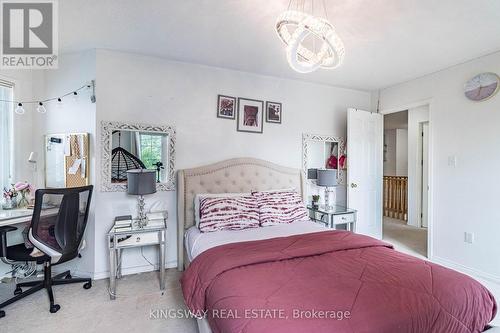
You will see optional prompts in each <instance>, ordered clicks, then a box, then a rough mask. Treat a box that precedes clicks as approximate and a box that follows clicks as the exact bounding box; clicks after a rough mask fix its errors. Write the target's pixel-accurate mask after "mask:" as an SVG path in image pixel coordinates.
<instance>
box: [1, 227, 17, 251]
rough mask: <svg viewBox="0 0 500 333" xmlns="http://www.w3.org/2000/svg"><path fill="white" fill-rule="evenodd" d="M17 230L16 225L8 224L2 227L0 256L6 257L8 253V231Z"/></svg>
mask: <svg viewBox="0 0 500 333" xmlns="http://www.w3.org/2000/svg"><path fill="white" fill-rule="evenodd" d="M14 230H17V228H16V227H13V226H10V225H6V226H4V227H0V257H1V258H5V256H6V255H7V233H8V232H10V231H14Z"/></svg>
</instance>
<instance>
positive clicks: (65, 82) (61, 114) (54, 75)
mask: <svg viewBox="0 0 500 333" xmlns="http://www.w3.org/2000/svg"><path fill="white" fill-rule="evenodd" d="M95 68H96V66H95V51H93V50H92V51H87V52H82V53H74V54H64V55H60V57H59V68H58V69H56V70H45V71H42V73H37V74H38V77H37V78H35V80H34V84H35V85H36V86H37V89H36V91H35V93H36V97H37V98H39V99H45V98H49V97H57V96H60V95H63V94H65V93H68V92H71V90H74V89H77V88H79V87H81V86H83V85H84V84H86V83H88V82H90V81H91V80H93V79H95V76H96V72H95ZM45 107H46V109H47V113H45V114H39V113H37V112H34V113H33V117H34V126H33V129H32V133H33V139H34V141H35V143H36V144H35V147H34V149H35V150H36V151H37V152H38V153H39V154H38V155H39V156H40V157H41V158H40V163H39V174H38V186H39V187H43V186H44V159H43V157H44V152H45V147H44V135H46V134H57V133H78V132H88V133H90V136H89V141H90V157H91V160H90V163H89V164H90V165H89V167H90V180H91V184H95V161H96V139H95V138H96V132H95V129H96V120H95V117H96V115H95V113H96V104H93V103H91V102H90V91H89V90H82V91H81V92H80V93H79V97H78V99H77V101H74V100H73V98H72V97H67V98H64V99H63V105H62V106H58V105H57V103H56V102H52V103H47V104H46V105H45ZM94 190H95V191H96V190H98V188H95V189H94ZM94 195H95V193H94ZM92 202H93V204H92V207H91V212H90V214H89V220H88V222H87V223H88V224H87V228H86V234H85V240H86V248H85V249H84V250H83V251H82V259H75V260H73V261H70V262H68V264H66V266H65V267H61V268H59V267H58V269H59V270H61V269H71V270H73V271H74V272H75V274H80V275H86V276H91V275H92V274H93V272H94V261H95V253H94V248H95V238H96V235H95V227H94V223H95V216H94V206H95V196H94V199H93V200H92ZM99 237H100V238H102V237H103V236H102V235H99Z"/></svg>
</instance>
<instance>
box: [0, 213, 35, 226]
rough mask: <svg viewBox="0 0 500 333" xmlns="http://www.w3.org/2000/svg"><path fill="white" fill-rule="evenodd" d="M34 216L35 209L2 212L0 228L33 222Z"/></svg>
mask: <svg viewBox="0 0 500 333" xmlns="http://www.w3.org/2000/svg"><path fill="white" fill-rule="evenodd" d="M32 215H33V209H27V208H18V209H9V210H0V227H3V226H6V225H13V224H19V223H26V222H31V216H32Z"/></svg>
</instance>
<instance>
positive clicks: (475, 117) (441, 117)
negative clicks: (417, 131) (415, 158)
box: [381, 52, 500, 281]
mask: <svg viewBox="0 0 500 333" xmlns="http://www.w3.org/2000/svg"><path fill="white" fill-rule="evenodd" d="M485 71H491V72H496V73H500V52H499V53H495V54H492V55H489V56H486V57H483V58H480V59H476V60H474V61H471V62H468V63H465V64H461V65H458V66H455V67H452V68H449V69H446V70H443V71H440V72H437V73H435V74H432V75H428V76H425V77H422V78H419V79H416V80H413V81H409V82H406V83H403V84H400V85H397V86H394V87H390V88H387V89H384V90H382V92H381V110H382V111H383V112H387V111H393V110H405V109H408V107H410V106H415V105H417V104H421V103H422V102H423V101H430V102H431V104H430V131H431V134H430V137H431V139H430V146H431V148H430V149H431V152H430V154H431V158H432V160H431V163H432V164H431V175H430V176H431V184H430V186H431V195H432V197H431V201H432V206H431V212H432V216H433V219H432V221H431V223H432V225H431V226H430V227H431V229H432V239H431V242H430V244H431V255H432V258H431V259H434V260H437V261H441V262H443V263H447V264H449V265H455V266H456V267H461V268H464V269H468V270H469V271H471V272H474V273H476V274H480V275H484V276H488V277H490V278H492V279H496V280H497V281H500V260H498V258H500V247H499V246H498V244H499V241H500V210H498V209H497V207H498V200H499V198H500V178H499V177H498V170H500V154H499V147H500V131H499V124H500V112H499V110H500V95H497V96H495V97H494V98H491V99H490V100H487V101H484V102H471V101H469V100H467V99H466V98H465V97H464V95H463V86H464V83H465V82H466V81H467V80H468V79H469V78H471V77H472V76H474V75H475V74H477V73H480V72H485ZM409 135H410V134H409ZM450 157H456V160H457V164H456V166H452V165H449V164H448V159H449V158H450ZM465 231H467V232H473V233H474V234H475V242H474V243H473V244H468V243H465V242H464V232H465Z"/></svg>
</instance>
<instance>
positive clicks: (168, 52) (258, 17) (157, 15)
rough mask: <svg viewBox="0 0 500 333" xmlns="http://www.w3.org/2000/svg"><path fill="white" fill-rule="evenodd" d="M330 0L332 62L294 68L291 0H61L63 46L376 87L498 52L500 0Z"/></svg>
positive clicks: (328, 82)
mask: <svg viewBox="0 0 500 333" xmlns="http://www.w3.org/2000/svg"><path fill="white" fill-rule="evenodd" d="M294 1H296V0H294ZM307 1H310V0H307ZM320 1H322V0H315V2H316V5H315V6H317V7H316V8H318V6H319V5H320V4H321V2H320ZM325 1H326V4H327V7H328V13H329V18H330V20H331V21H332V23H333V24H334V25H335V27H336V29H337V31H338V33H339V35H340V36H341V37H342V39H343V40H344V43H345V47H346V57H345V62H344V65H343V66H342V67H340V68H338V69H335V70H320V71H318V72H315V73H312V74H298V73H295V72H294V71H293V70H291V69H290V68H289V67H288V64H287V62H286V59H285V51H284V48H283V45H282V44H281V42H280V41H279V40H278V37H277V35H276V33H275V32H274V23H275V19H276V17H277V15H278V14H279V13H280V12H282V11H283V10H285V9H286V7H287V6H288V2H289V0H175V1H173V0H142V1H139V0H64V1H59V17H60V25H59V36H60V51H61V52H75V51H80V50H85V49H90V48H109V49H116V50H122V51H129V52H135V53H141V54H148V55H154V56H159V57H164V58H168V59H174V60H180V61H186V62H193V63H200V64H206V65H210V66H217V67H225V68H230V69H236V70H242V71H248V72H254V73H260V74H265V75H272V76H278V77H286V78H295V79H302V80H307V81H312V82H318V83H325V84H330V85H336V86H343V87H350V88H357V89H364V90H372V89H378V88H382V87H387V86H390V85H394V84H397V83H400V82H404V81H407V80H410V79H413V78H416V77H419V76H422V75H425V74H428V73H432V72H435V71H437V70H440V69H443V68H446V67H449V66H452V65H455V64H458V63H462V62H464V61H467V60H470V59H473V58H476V57H478V56H481V55H486V54H489V53H492V52H494V51H497V50H500V1H498V0H376V1H374V0H325Z"/></svg>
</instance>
